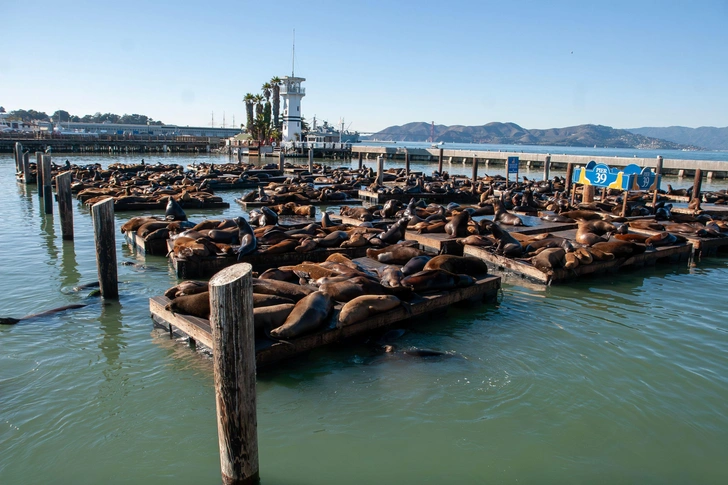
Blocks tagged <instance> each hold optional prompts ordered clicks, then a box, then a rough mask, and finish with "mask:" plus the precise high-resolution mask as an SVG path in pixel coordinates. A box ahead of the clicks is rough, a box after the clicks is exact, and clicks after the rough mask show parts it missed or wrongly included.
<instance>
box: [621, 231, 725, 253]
mask: <svg viewBox="0 0 728 485" xmlns="http://www.w3.org/2000/svg"><path fill="white" fill-rule="evenodd" d="M665 231H667V232H669V233H670V234H675V235H676V236H681V237H684V238H685V239H687V240H688V242H689V243H690V244H692V245H693V253H695V254H697V255H698V256H714V255H716V254H717V252H718V249H721V248H724V247H728V237H698V236H695V235H690V234H684V233H681V232H676V231H671V230H670V225H669V223H668V224H665ZM629 232H633V233H636V234H643V235H645V236H655V235H657V234H660V233H662V232H663V231H651V230H649V229H640V228H637V227H630V228H629Z"/></svg>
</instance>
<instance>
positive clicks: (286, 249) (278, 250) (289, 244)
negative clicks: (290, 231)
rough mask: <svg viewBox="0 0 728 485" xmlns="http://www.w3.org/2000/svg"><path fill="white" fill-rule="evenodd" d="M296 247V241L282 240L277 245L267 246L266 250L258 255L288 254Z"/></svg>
mask: <svg viewBox="0 0 728 485" xmlns="http://www.w3.org/2000/svg"><path fill="white" fill-rule="evenodd" d="M296 247H298V240H297V239H284V240H283V241H281V242H279V243H278V244H274V245H273V246H269V247H268V248H267V249H264V250H262V251H260V254H285V253H290V252H291V251H293V250H294V249H295V248H296Z"/></svg>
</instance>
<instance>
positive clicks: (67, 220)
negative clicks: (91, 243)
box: [56, 172, 73, 240]
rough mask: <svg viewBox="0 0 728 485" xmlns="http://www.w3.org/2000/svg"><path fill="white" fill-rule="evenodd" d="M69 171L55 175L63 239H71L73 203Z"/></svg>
mask: <svg viewBox="0 0 728 485" xmlns="http://www.w3.org/2000/svg"><path fill="white" fill-rule="evenodd" d="M71 176H72V174H71V172H63V173H62V174H59V175H57V176H56V194H58V212H59V213H60V214H61V234H62V235H63V239H67V240H73V205H72V200H73V197H72V196H71Z"/></svg>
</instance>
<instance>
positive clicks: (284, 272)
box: [258, 268, 298, 283]
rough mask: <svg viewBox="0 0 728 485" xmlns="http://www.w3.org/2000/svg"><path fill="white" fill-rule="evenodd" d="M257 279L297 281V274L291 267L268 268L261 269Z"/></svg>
mask: <svg viewBox="0 0 728 485" xmlns="http://www.w3.org/2000/svg"><path fill="white" fill-rule="evenodd" d="M258 279H261V280H278V281H287V282H289V283H296V282H298V276H297V275H296V273H295V272H294V270H293V269H291V268H270V269H267V270H265V271H263V272H262V273H261V274H260V276H258Z"/></svg>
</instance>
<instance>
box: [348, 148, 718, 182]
mask: <svg viewBox="0 0 728 485" xmlns="http://www.w3.org/2000/svg"><path fill="white" fill-rule="evenodd" d="M351 154H352V157H354V158H359V157H361V158H363V159H371V160H376V159H377V157H379V156H381V157H383V158H384V159H385V160H402V161H403V162H404V161H405V157H406V156H409V159H410V160H411V161H427V162H430V161H431V162H435V161H438V160H439V159H441V160H443V162H444V168H443V170H447V164H448V163H473V160H478V162H479V163H480V164H481V166H482V165H484V166H485V168H484V170H486V171H487V170H488V168H489V167H491V166H496V167H503V168H505V166H506V163H507V162H508V157H518V159H519V165H520V166H521V167H525V168H533V169H535V168H549V170H552V169H557V170H558V169H562V170H564V169H566V168H567V167H568V165H569V164H570V163H571V164H573V165H582V166H584V165H586V164H587V163H589V162H590V161H591V160H594V161H595V162H597V163H604V164H607V165H609V166H610V167H626V166H627V165H632V164H634V165H638V166H640V167H651V168H654V167H656V166H657V163H658V162H657V158H655V157H643V158H639V157H637V158H629V157H606V156H594V155H566V154H557V153H527V152H506V151H489V150H472V149H468V150H457V149H443V148H411V147H407V148H404V147H401V148H400V147H379V146H366V145H355V146H353V147H352V149H351ZM547 162H548V164H547ZM696 170H702V171H703V172H704V173H707V174H708V179H713V178H728V163H726V162H725V161H713V160H689V159H670V158H664V159H663V160H662V167H661V173H662V174H663V175H676V176H678V177H689V176H693V175H694V174H695V172H696Z"/></svg>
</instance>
